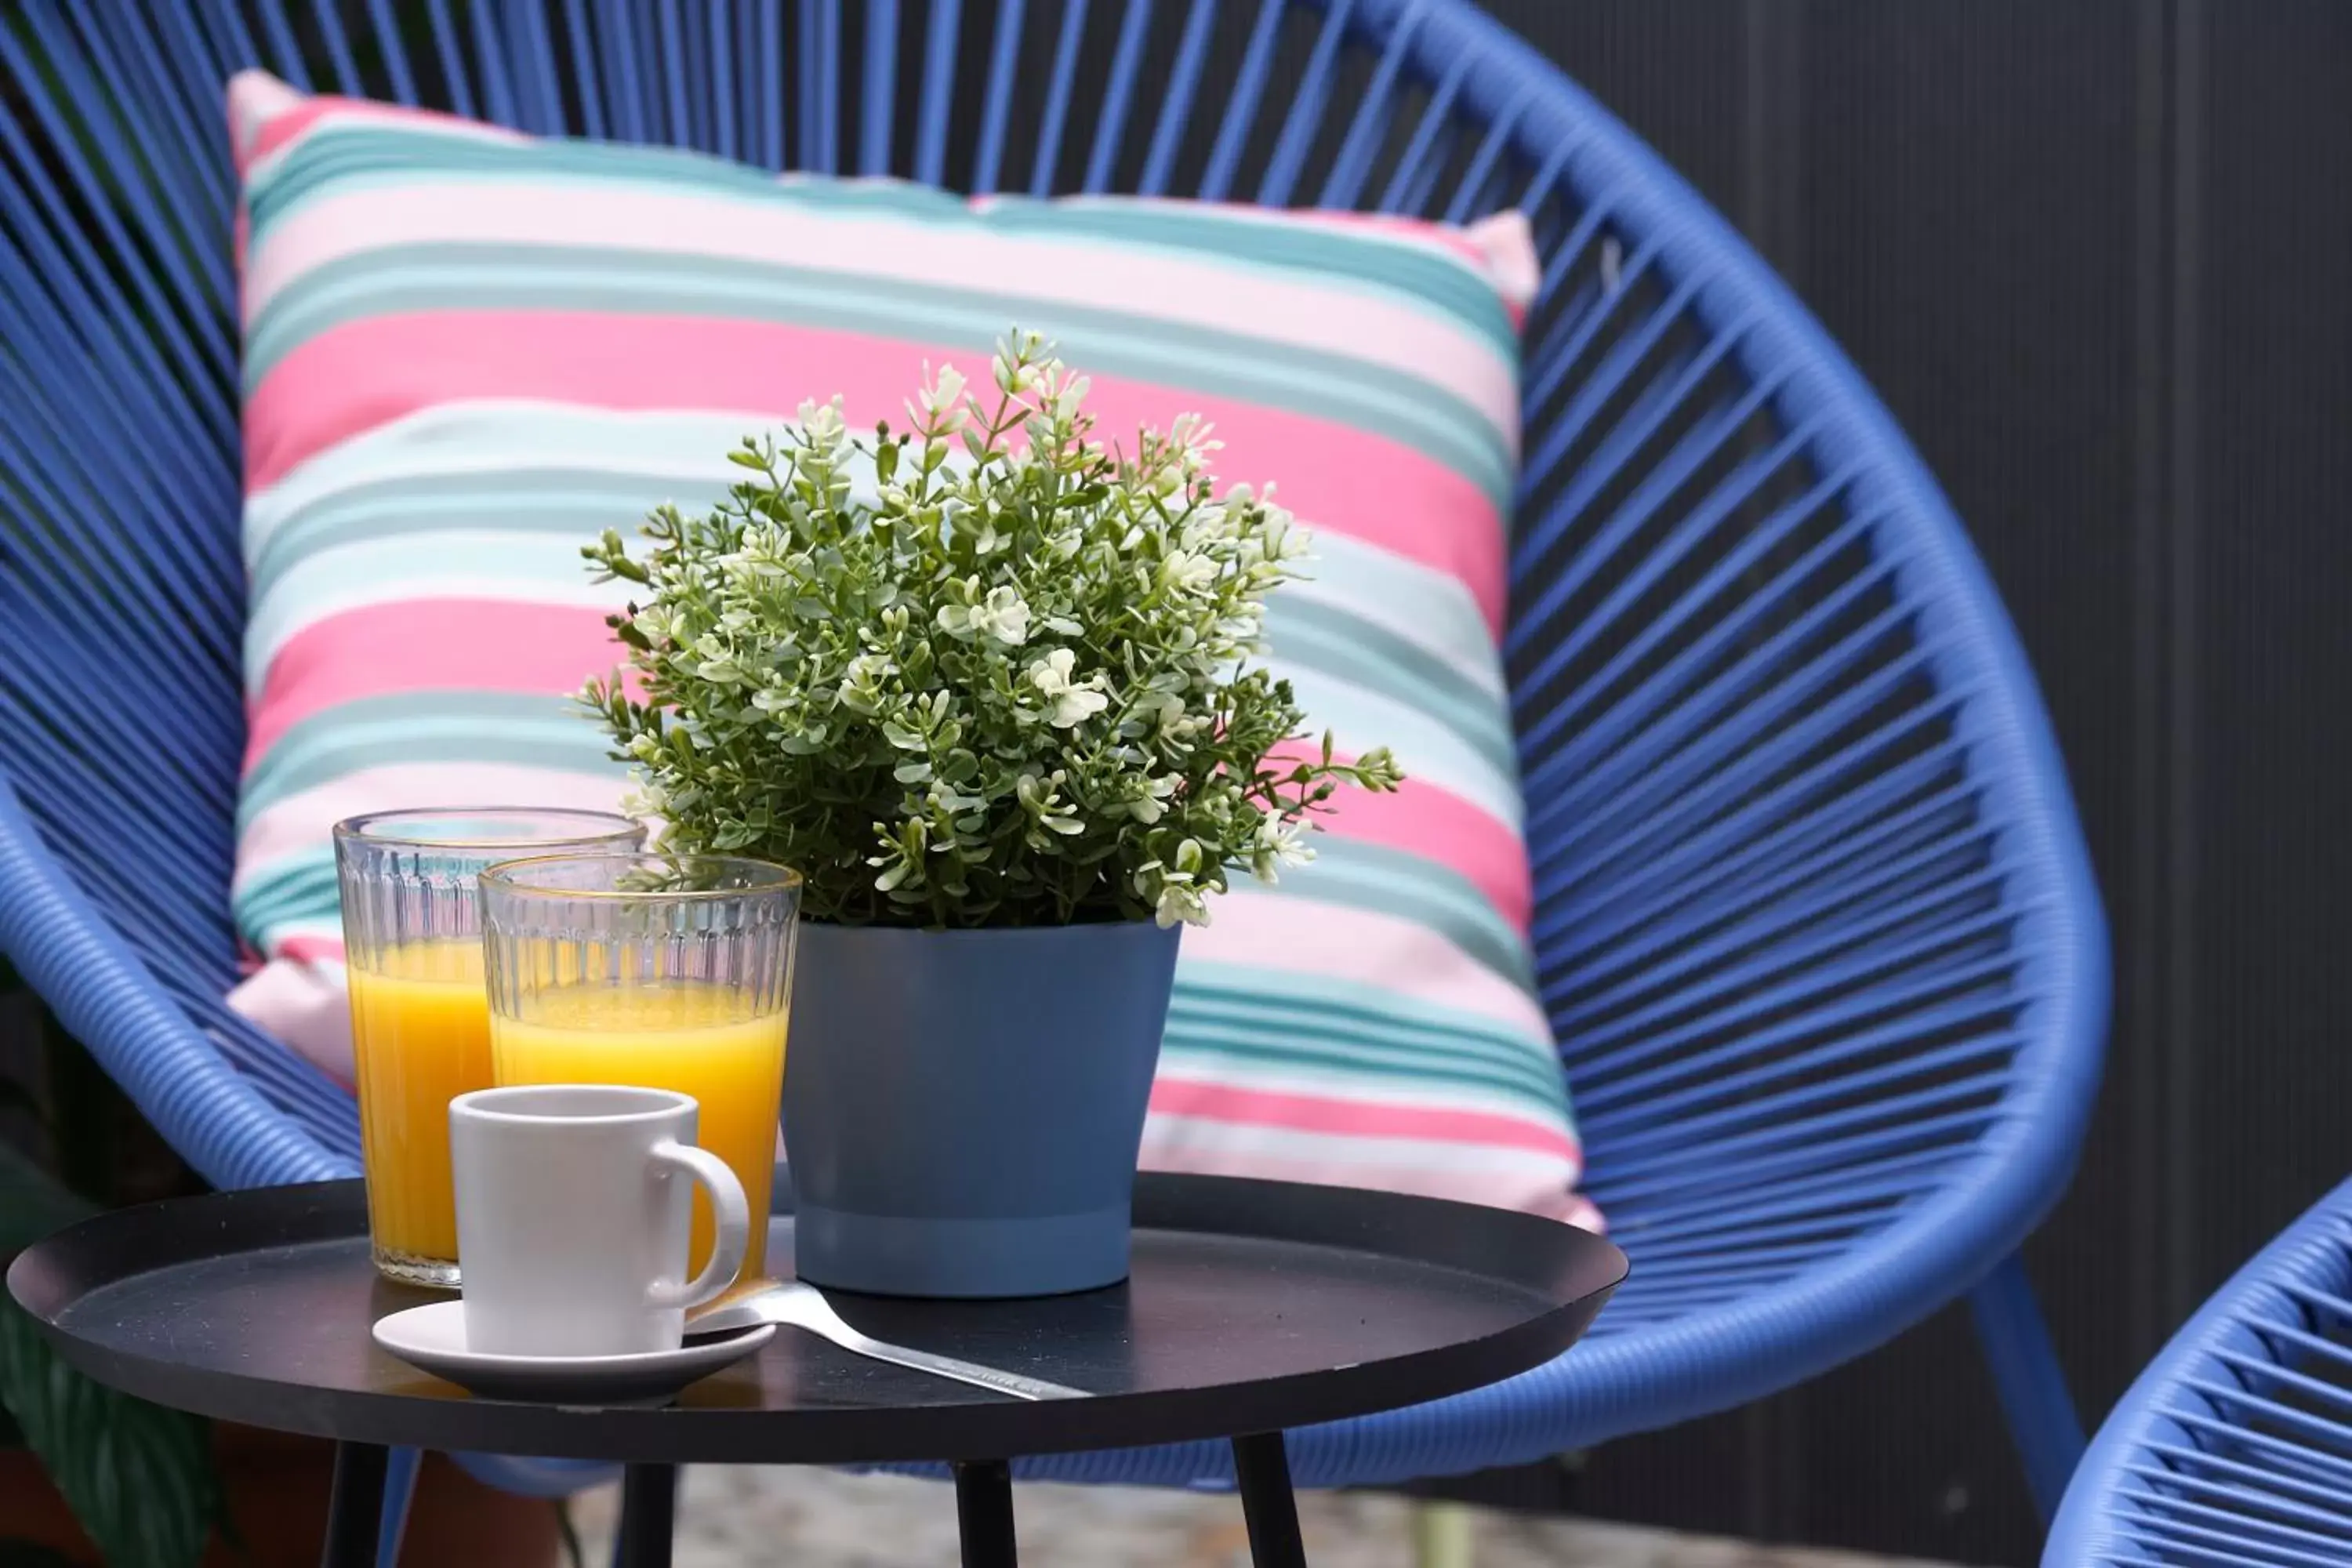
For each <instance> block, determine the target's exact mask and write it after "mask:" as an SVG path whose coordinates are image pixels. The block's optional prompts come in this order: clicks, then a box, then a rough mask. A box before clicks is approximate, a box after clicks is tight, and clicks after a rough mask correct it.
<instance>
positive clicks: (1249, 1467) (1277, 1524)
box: [1234, 1432, 1307, 1568]
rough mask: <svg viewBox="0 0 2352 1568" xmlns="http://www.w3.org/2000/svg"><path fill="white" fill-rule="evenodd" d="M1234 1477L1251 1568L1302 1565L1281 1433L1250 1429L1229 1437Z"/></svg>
mask: <svg viewBox="0 0 2352 1568" xmlns="http://www.w3.org/2000/svg"><path fill="white" fill-rule="evenodd" d="M1234 1479H1235V1480H1236V1481H1238V1482H1239V1483H1240V1484H1241V1490H1242V1518H1243V1519H1244V1520H1246V1521H1248V1523H1249V1543H1250V1561H1251V1562H1252V1563H1255V1564H1256V1568H1307V1548H1306V1545H1305V1544H1304V1543H1303V1542H1300V1541H1299V1539H1298V1500H1297V1498H1295V1497H1293V1496H1291V1494H1290V1458H1289V1456H1288V1455H1287V1454H1286V1453H1285V1452H1284V1450H1283V1447H1282V1434H1281V1433H1279V1432H1253V1433H1251V1434H1250V1435H1249V1436H1246V1437H1236V1438H1234Z"/></svg>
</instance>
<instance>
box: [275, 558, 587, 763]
mask: <svg viewBox="0 0 2352 1568" xmlns="http://www.w3.org/2000/svg"><path fill="white" fill-rule="evenodd" d="M621 652H622V649H621V647H620V645H619V644H618V643H616V642H614V640H613V634H612V631H611V629H610V628H609V627H607V626H605V625H604V612H603V611H601V610H594V609H588V608H583V607H581V606H578V605H534V604H530V603H529V602H527V601H522V600H510V599H400V600H395V601H394V602H392V603H390V604H383V605H363V606H362V607H361V608H358V609H354V610H345V611H343V612H341V614H338V615H332V616H326V617H324V618H323V619H320V620H318V621H314V622H312V623H311V624H310V625H309V626H305V627H303V628H302V629H301V630H300V631H299V632H297V633H296V634H295V635H294V636H293V637H290V638H289V639H288V640H287V642H286V643H285V645H284V646H283V647H280V648H279V649H278V657H277V658H273V659H272V660H270V663H269V672H268V675H267V676H266V677H265V678H264V679H263V682H262V688H261V690H260V692H259V694H258V695H257V696H256V697H255V698H254V700H253V701H252V703H251V705H250V708H249V710H248V711H249V723H250V726H251V728H250V730H249V731H248V733H247V737H246V747H245V765H246V766H247V768H251V767H252V766H253V765H254V764H255V763H257V762H259V761H260V760H261V757H262V755H263V753H264V752H268V750H269V748H270V747H271V746H272V745H275V744H276V743H277V742H278V737H279V736H280V735H283V734H284V733H285V732H286V731H288V730H289V729H290V728H291V727H293V726H294V725H295V724H297V723H299V722H300V721H302V720H304V719H307V718H309V717H310V715H311V714H313V713H317V712H319V711H320V710H322V709H327V708H331V707H333V706H334V705H335V704H337V703H339V702H352V701H356V700H360V699H362V698H366V697H382V696H386V695H389V694H391V693H394V692H401V691H511V692H544V693H546V694H547V695H548V696H551V697H561V696H565V695H568V694H570V693H572V692H574V691H577V690H579V689H580V687H581V683H582V682H583V681H585V680H586V679H588V678H589V677H590V676H592V675H603V674H604V673H605V672H607V671H608V670H611V669H612V668H614V667H615V666H617V665H618V664H619V663H620V656H621Z"/></svg>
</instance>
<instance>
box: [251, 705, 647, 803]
mask: <svg viewBox="0 0 2352 1568" xmlns="http://www.w3.org/2000/svg"><path fill="white" fill-rule="evenodd" d="M609 744H610V742H609V741H608V740H607V739H606V737H605V735H604V731H601V730H599V729H597V728H596V726H595V725H594V724H593V722H592V721H589V720H588V719H587V718H585V717H583V715H582V713H581V711H580V710H579V708H578V707H577V706H576V705H575V704H574V703H573V702H572V700H571V699H570V698H567V697H530V696H523V695H519V694H516V693H512V692H504V691H410V692H401V693H398V694H396V695H394V696H389V697H365V698H361V699H359V700H355V701H351V702H340V703H337V704H336V705H335V706H333V707H331V708H326V709H321V710H320V711H318V712H316V713H313V714H310V715H309V716H308V717H306V718H304V719H301V720H299V721H296V722H295V723H293V724H291V725H289V726H288V727H287V730H286V732H285V733H284V734H283V735H280V736H279V737H278V742H277V743H276V744H275V745H273V746H271V747H270V748H269V750H268V752H265V753H263V755H262V757H261V759H260V761H258V762H257V763H255V764H254V765H253V767H252V768H251V769H250V770H249V771H248V772H247V773H246V777H245V790H244V795H243V797H242V798H241V799H239V801H238V802H237V808H236V821H237V831H238V832H239V833H243V832H244V831H245V828H246V826H247V824H248V823H250V822H251V821H252V820H253V818H254V816H255V815H256V814H257V813H259V812H262V811H265V810H267V809H268V807H269V806H271V805H275V804H276V803H277V802H278V800H280V799H281V798H283V797H284V796H286V795H292V794H296V793H298V792H299V791H302V790H306V789H313V788H316V787H317V786H319V785H320V784H330V783H332V782H333V781H334V780H336V779H338V778H341V777H343V776H345V775H346V774H349V773H356V772H358V771H360V770H361V769H362V768H374V767H384V766H388V765H391V764H393V763H520V764H521V765H523V766H527V767H544V768H561V769H563V770H565V771H567V772H573V773H621V772H623V771H624V770H623V769H622V766H621V764H620V763H616V762H614V761H613V760H612V758H611V757H610V756H609V755H607V754H606V748H607V747H608V746H609Z"/></svg>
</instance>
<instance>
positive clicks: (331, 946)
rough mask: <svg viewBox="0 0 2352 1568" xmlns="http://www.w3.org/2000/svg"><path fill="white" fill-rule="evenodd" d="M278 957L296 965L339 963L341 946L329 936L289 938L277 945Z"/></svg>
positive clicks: (340, 961)
mask: <svg viewBox="0 0 2352 1568" xmlns="http://www.w3.org/2000/svg"><path fill="white" fill-rule="evenodd" d="M278 957H280V958H289V959H292V960H293V961H294V962H295V963H342V962H343V944H342V942H341V939H340V938H337V937H331V936H289V937H288V938H287V939H286V940H285V941H284V942H279V943H278Z"/></svg>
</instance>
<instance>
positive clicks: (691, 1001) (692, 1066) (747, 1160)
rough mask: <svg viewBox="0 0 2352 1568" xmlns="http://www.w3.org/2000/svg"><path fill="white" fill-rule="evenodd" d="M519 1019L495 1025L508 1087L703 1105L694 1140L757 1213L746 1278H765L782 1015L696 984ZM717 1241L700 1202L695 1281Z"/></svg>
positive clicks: (589, 999) (541, 994) (527, 1001)
mask: <svg viewBox="0 0 2352 1568" xmlns="http://www.w3.org/2000/svg"><path fill="white" fill-rule="evenodd" d="M515 1011H516V1012H517V1013H518V1014H519V1015H520V1016H518V1017H506V1016H499V1017H496V1018H493V1019H492V1020H491V1021H490V1038H491V1042H492V1047H493V1055H494V1056H495V1058H496V1060H497V1070H498V1080H499V1084H500V1085H501V1086H504V1085H508V1084H520V1083H621V1084H633V1085H635V1086H637V1087H638V1088H641V1089H670V1090H673V1091H674V1092H677V1093H679V1094H690V1095H692V1096H694V1098H695V1099H696V1100H698V1101H699V1102H700V1103H701V1106H702V1115H701V1120H700V1121H699V1123H698V1128H699V1131H698V1133H697V1141H698V1142H700V1143H701V1145H702V1146H703V1147H704V1148H706V1149H708V1150H709V1151H710V1152H712V1153H714V1154H716V1155H718V1156H719V1158H720V1159H722V1160H724V1161H726V1162H727V1163H728V1165H729V1166H730V1168H731V1169H732V1170H733V1171H734V1173H735V1178H736V1180H738V1181H740V1182H741V1183H742V1184H743V1195H744V1197H745V1198H746V1199H748V1200H749V1201H750V1203H751V1215H752V1219H753V1222H754V1223H753V1224H752V1226H751V1250H750V1251H749V1252H748V1253H747V1254H746V1255H745V1257H744V1259H743V1273H742V1276H741V1277H742V1278H743V1279H752V1278H755V1277H756V1276H758V1275H760V1274H761V1273H763V1272H765V1269H766V1266H767V1252H768V1230H767V1226H766V1224H765V1223H764V1221H765V1218H766V1215H767V1213H768V1199H769V1193H770V1187H771V1184H772V1178H773V1176H774V1174H775V1158H776V1114H777V1109H778V1107H777V1101H778V1100H779V1099H780V1098H781V1097H782V1092H783V1082H784V1030H785V1026H784V1015H783V1014H782V1012H771V1013H766V1014H761V1015H755V1014H753V1013H752V1011H751V1003H750V998H749V997H748V996H747V995H746V994H744V993H743V992H741V991H740V990H738V989H736V988H735V987H732V986H726V985H713V984H705V983H701V982H697V981H690V980H676V981H657V982H655V983H653V984H642V985H628V986H606V985H595V984H581V985H567V986H556V987H552V988H551V989H548V990H544V991H538V992H533V993H530V994H525V995H523V996H521V997H520V998H518V999H517V1001H516V1003H515ZM711 1230H712V1222H711V1216H710V1205H709V1200H708V1199H707V1198H705V1197H704V1196H703V1195H702V1194H701V1193H699V1192H697V1193H696V1194H694V1240H693V1243H692V1247H691V1251H692V1258H691V1261H690V1262H689V1264H688V1268H689V1270H693V1269H698V1268H701V1267H702V1265H703V1263H704V1261H705V1260H706V1259H708V1258H709V1256H710V1248H711Z"/></svg>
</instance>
